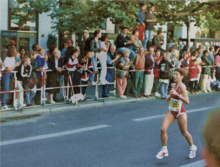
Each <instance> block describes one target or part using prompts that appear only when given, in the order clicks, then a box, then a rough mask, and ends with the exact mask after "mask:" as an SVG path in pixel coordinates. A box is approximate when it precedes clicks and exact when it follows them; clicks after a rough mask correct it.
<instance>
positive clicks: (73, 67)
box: [64, 48, 81, 94]
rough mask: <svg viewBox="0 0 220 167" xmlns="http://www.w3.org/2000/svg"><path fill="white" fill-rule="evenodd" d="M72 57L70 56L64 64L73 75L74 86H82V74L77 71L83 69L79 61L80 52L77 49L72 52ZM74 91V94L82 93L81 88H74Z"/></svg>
mask: <svg viewBox="0 0 220 167" xmlns="http://www.w3.org/2000/svg"><path fill="white" fill-rule="evenodd" d="M70 55H71V56H69V57H67V58H66V59H65V61H64V64H65V66H66V68H67V70H68V71H69V73H70V75H71V78H72V84H73V85H80V73H79V72H78V71H77V70H78V69H79V68H80V67H81V65H80V64H79V61H78V56H79V52H78V50H77V49H76V48H74V49H73V50H72V51H71V52H70ZM68 71H65V73H67V74H66V75H64V77H65V76H68ZM64 79H65V78H64ZM65 80H66V82H65V83H67V78H66V79H65ZM73 89H74V94H78V93H80V89H79V87H74V88H73Z"/></svg>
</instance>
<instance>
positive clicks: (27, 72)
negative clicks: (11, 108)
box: [17, 57, 36, 108]
mask: <svg viewBox="0 0 220 167" xmlns="http://www.w3.org/2000/svg"><path fill="white" fill-rule="evenodd" d="M30 64H31V59H30V57H23V58H22V64H21V65H20V66H18V67H17V71H18V72H17V89H18V90H20V91H21V92H18V108H20V107H24V106H25V104H24V98H23V97H24V92H23V90H24V89H30V87H29V86H28V80H29V79H30V76H31V73H32V67H31V65H30ZM23 86H24V89H23ZM35 94H36V85H35V87H34V88H33V89H32V90H31V91H25V102H26V105H27V106H32V105H33V104H32V103H31V100H32V99H33V98H34V96H35Z"/></svg>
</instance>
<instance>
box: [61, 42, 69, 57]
mask: <svg viewBox="0 0 220 167" xmlns="http://www.w3.org/2000/svg"><path fill="white" fill-rule="evenodd" d="M67 48H68V43H67V42H64V44H63V49H62V50H61V57H62V58H63V57H64V56H65V53H66V49H67Z"/></svg>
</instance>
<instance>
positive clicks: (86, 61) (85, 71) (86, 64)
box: [80, 51, 95, 100]
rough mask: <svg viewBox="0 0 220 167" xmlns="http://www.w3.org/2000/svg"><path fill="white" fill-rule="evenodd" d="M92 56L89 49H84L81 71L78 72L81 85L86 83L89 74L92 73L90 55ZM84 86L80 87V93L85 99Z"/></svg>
mask: <svg viewBox="0 0 220 167" xmlns="http://www.w3.org/2000/svg"><path fill="white" fill-rule="evenodd" d="M92 56H93V53H92V52H90V51H86V55H85V57H84V58H82V59H81V63H80V64H81V72H80V78H81V85H87V84H88V80H89V75H90V74H92V73H94V72H95V71H94V70H93V66H92V61H91V57H92ZM86 88H87V87H86V86H83V87H82V94H83V96H84V100H86Z"/></svg>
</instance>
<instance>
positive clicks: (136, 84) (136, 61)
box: [132, 47, 145, 98]
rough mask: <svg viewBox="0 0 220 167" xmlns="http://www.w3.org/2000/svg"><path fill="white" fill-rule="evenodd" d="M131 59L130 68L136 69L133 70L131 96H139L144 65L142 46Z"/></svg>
mask: <svg viewBox="0 0 220 167" xmlns="http://www.w3.org/2000/svg"><path fill="white" fill-rule="evenodd" d="M132 61H133V64H132V68H133V69H135V70H137V71H135V73H134V77H133V97H135V98H139V97H142V96H141V95H140V94H141V89H142V86H143V79H144V67H145V56H144V48H143V47H140V48H139V53H138V54H137V55H136V56H134V57H133V59H132ZM140 70H143V71H140Z"/></svg>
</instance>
